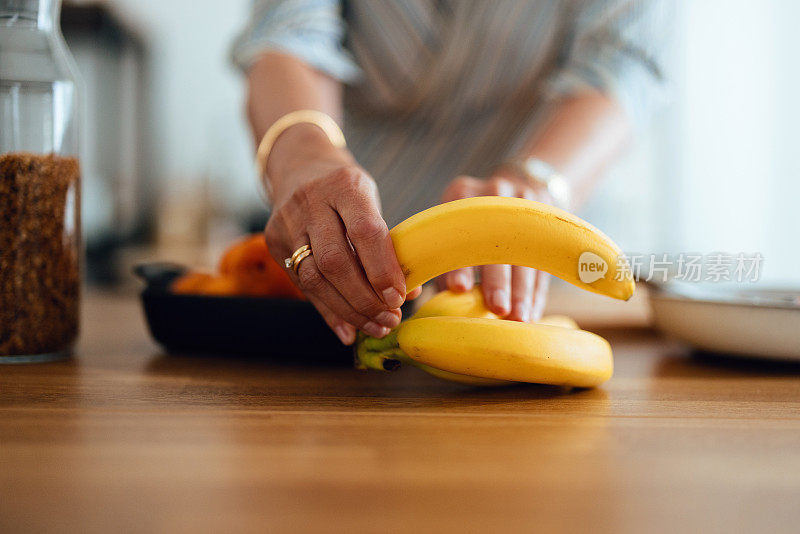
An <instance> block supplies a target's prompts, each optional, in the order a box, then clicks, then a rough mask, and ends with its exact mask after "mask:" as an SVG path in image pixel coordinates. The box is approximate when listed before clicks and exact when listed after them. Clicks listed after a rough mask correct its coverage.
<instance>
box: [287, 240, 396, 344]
mask: <svg viewBox="0 0 800 534" xmlns="http://www.w3.org/2000/svg"><path fill="white" fill-rule="evenodd" d="M295 279H296V281H297V284H298V285H299V287H300V288H301V289H302V290H303V292H304V293H305V294H306V295H308V296H309V298H311V297H316V298H317V299H319V300H321V301H322V302H323V303H324V304H325V305H326V306H327V307H328V308H330V310H331V311H332V312H333V313H335V314H336V315H338V316H339V317H341V318H342V319H343V320H345V321H347V322H348V323H350V324H352V325H354V326H355V327H357V328H358V329H360V330H362V331H364V332H366V333H367V334H369V335H370V336H373V337H384V336H385V335H386V334H388V333H389V330H390V329H389V328H387V327H385V326H382V325H380V324H377V323H375V322H374V321H372V320H371V319H370V318H368V317H365V316H364V315H361V314H360V313H358V312H357V311H356V310H354V309H353V307H352V306H350V304H349V303H348V302H347V301H346V300H345V299H344V297H342V295H341V294H339V292H338V291H337V290H336V288H335V287H333V285H332V284H331V283H330V282H329V281H328V280H327V279H326V278H325V277H324V276H323V275H322V273H320V271H319V268H318V267H317V264H316V262H315V261H314V255H313V254H312V255H311V256H308V257H307V258H306V259H304V260H303V261H302V262H301V263H300V266H299V267H298V269H297V273H296V275H295Z"/></svg>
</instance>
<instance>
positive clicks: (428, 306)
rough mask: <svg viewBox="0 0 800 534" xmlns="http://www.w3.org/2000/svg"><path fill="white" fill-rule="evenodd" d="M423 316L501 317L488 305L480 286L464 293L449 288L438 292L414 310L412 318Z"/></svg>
mask: <svg viewBox="0 0 800 534" xmlns="http://www.w3.org/2000/svg"><path fill="white" fill-rule="evenodd" d="M423 317H485V318H487V319H499V318H500V317H499V316H498V315H496V314H495V313H493V312H492V311H491V310H489V308H487V307H486V304H485V302H484V300H483V293H482V292H481V288H480V286H475V287H474V288H472V290H471V291H465V292H463V293H456V292H455V291H449V290H446V291H440V292H438V293H436V294H435V295H434V296H432V297H431V298H430V299H428V300H427V301H426V302H424V303H423V304H422V306H420V307H419V309H418V310H417V311H416V312H414V315H413V317H412V319H421V318H423Z"/></svg>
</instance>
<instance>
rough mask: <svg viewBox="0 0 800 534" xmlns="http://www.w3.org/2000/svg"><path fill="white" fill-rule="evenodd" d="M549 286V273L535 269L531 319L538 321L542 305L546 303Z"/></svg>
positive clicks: (540, 316)
mask: <svg viewBox="0 0 800 534" xmlns="http://www.w3.org/2000/svg"><path fill="white" fill-rule="evenodd" d="M549 288H550V274H548V273H546V272H544V271H536V289H535V290H534V292H533V308H532V310H531V320H532V321H538V320H539V319H541V318H542V315H544V307H545V305H546V304H547V291H548V289H549Z"/></svg>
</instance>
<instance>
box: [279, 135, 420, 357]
mask: <svg viewBox="0 0 800 534" xmlns="http://www.w3.org/2000/svg"><path fill="white" fill-rule="evenodd" d="M294 129H295V128H294V127H293V128H291V129H289V130H288V131H287V139H286V140H284V139H283V138H284V136H283V135H282V136H281V138H280V139H279V141H280V142H282V143H289V142H290V141H291V137H290V136H288V134H289V132H290V131H292V130H294ZM310 134H311V135H316V132H310ZM306 141H308V139H306ZM302 146H303V147H305V148H304V149H300V150H301V151H302V150H305V151H306V153H305V155H304V156H303V157H300V158H294V159H293V162H291V163H286V164H284V162H281V171H280V172H279V173H276V176H277V178H276V179H273V180H272V187H273V194H272V200H273V211H272V215H271V217H270V219H269V222H268V223H267V227H266V230H265V235H266V239H267V245H268V246H269V250H270V253H271V254H272V256H273V257H274V258H275V260H276V261H278V262H280V263H281V264H282V263H283V260H284V258H288V257H289V256H291V255H292V252H294V251H295V250H296V249H297V248H299V247H301V246H303V245H310V246H311V250H312V252H313V253H312V255H311V256H308V257H307V258H306V259H304V260H303V261H302V262H301V263H300V265H299V267H298V269H297V273H296V274H295V273H294V272H291V271H290V276H292V278H293V280H294V281H295V283H296V284H297V286H298V287H300V288H301V289H302V291H303V292H304V293H305V294H306V296H307V297H308V299H309V300H310V301H311V303H312V304H313V305H314V306H315V307H316V308H317V310H319V312H320V314H321V315H322V317H323V318H324V319H325V322H326V323H327V324H328V326H330V328H331V329H332V330H333V331H334V332H335V333H336V335H337V336H338V337H339V339H340V340H341V341H342V343H344V344H346V345H349V344H351V343H352V342H353V341H354V339H355V333H356V329H360V330H362V331H364V332H365V333H367V334H369V335H371V336H375V337H383V336H385V335H386V334H388V333H389V330H390V329H392V328H394V327H395V326H397V325H398V324H399V323H400V317H401V313H400V309H399V308H400V305H401V304H402V303H403V301H404V300H405V298H406V287H405V277H404V276H403V272H402V270H401V269H400V265H399V263H398V261H397V257H396V255H395V252H394V246H393V245H392V241H391V239H390V237H389V229H388V228H387V226H386V223H385V222H384V220H383V218H382V217H381V214H380V205H379V198H378V191H377V187H376V185H375V182H374V180H373V179H372V178H371V177H370V176H369V175H368V174H367V173H366V172H365V171H364V170H363V169H362V168H361V167H359V166H358V165H356V164H355V163H354V162H353V160H352V157H351V156H349V154H341V153H337V152H335V151H330V150H328V151H327V153H322V151H319V152H314V151H310V152H309V151H308V147H309V144H308V142H305V143H302ZM277 148H279V147H278V146H277V143H276V149H277ZM281 150H282V151H283V154H284V155H285V154H286V153H287V151H288V150H289V149H287V148H285V147H283V148H281ZM326 150H327V149H326ZM268 173H269V168H268Z"/></svg>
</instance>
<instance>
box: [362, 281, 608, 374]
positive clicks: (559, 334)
mask: <svg viewBox="0 0 800 534" xmlns="http://www.w3.org/2000/svg"><path fill="white" fill-rule="evenodd" d="M401 363H406V364H409V365H413V366H415V367H418V368H420V369H422V370H423V371H426V372H428V373H430V374H432V375H433V376H436V377H438V378H442V379H445V380H450V381H453V382H460V383H463V384H469V385H475V386H502V385H508V384H512V383H514V382H535V383H540V384H558V385H570V386H577V387H591V386H596V385H598V384H601V383H603V382H605V381H606V380H608V379H609V378H610V377H611V373H612V370H613V362H612V358H611V347H610V346H609V344H608V342H607V341H606V340H605V339H603V338H601V337H600V336H597V335H595V334H592V333H590V332H585V331H583V330H579V329H578V325H577V324H575V321H573V320H572V319H571V318H569V317H566V316H563V315H551V316H545V317H543V318H542V319H541V320H540V321H539V322H538V323H535V324H526V323H520V322H517V321H506V320H504V319H500V318H499V317H498V316H497V315H495V314H494V313H492V312H491V311H490V310H489V309H488V308H486V306H485V304H484V301H483V295H482V293H481V290H480V288H479V287H476V288H474V289H473V290H472V291H469V292H466V293H454V292H452V291H442V292H441V293H439V294H437V295H436V296H434V297H433V298H431V299H430V300H429V301H428V302H426V303H425V304H423V305H422V306H421V307H420V309H419V310H418V311H417V313H415V314H414V316H413V317H411V319H409V320H407V321H404V322H403V323H401V324H400V326H399V327H398V328H397V329H395V330H394V331H393V332H392V333H390V334H389V335H388V336H386V337H385V338H383V339H376V338H372V337H367V336H362V337H360V338H359V341H358V345H357V348H356V365H357V367H360V368H364V369H365V368H372V369H380V370H392V369H395V368H396V367H397V366H399V365H400V364H401Z"/></svg>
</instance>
